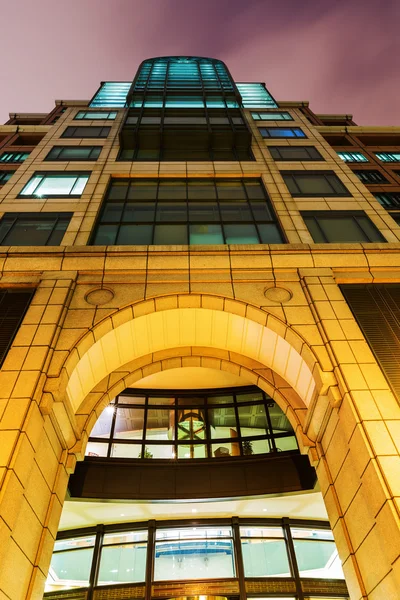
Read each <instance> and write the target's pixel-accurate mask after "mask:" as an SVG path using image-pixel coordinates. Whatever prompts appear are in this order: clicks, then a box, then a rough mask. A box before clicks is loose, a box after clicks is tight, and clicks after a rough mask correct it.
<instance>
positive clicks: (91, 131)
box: [61, 126, 111, 138]
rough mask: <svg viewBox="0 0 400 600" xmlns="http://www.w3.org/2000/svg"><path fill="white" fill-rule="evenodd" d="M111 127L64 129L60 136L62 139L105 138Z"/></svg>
mask: <svg viewBox="0 0 400 600" xmlns="http://www.w3.org/2000/svg"><path fill="white" fill-rule="evenodd" d="M110 130H111V127H97V126H88V127H84V126H80V127H72V126H69V127H67V128H66V130H65V131H64V133H63V134H62V136H61V137H62V138H106V137H107V136H108V134H109V133H110Z"/></svg>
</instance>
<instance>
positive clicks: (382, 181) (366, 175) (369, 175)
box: [353, 163, 390, 185]
mask: <svg viewBox="0 0 400 600" xmlns="http://www.w3.org/2000/svg"><path fill="white" fill-rule="evenodd" d="M358 164H360V163H358ZM353 173H354V174H355V175H357V177H358V179H359V180H360V181H361V183H363V184H364V185H387V184H389V183H390V181H389V180H388V179H386V177H385V176H384V174H383V173H382V171H379V170H378V169H354V170H353Z"/></svg>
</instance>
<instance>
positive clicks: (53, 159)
mask: <svg viewBox="0 0 400 600" xmlns="http://www.w3.org/2000/svg"><path fill="white" fill-rule="evenodd" d="M73 148H79V149H80V150H81V149H82V148H88V149H89V156H87V157H85V158H63V157H62V153H63V151H64V150H65V149H68V150H70V149H73ZM102 149H103V146H53V147H52V148H51V150H50V152H49V153H48V154H47V155H46V157H45V159H44V160H45V161H46V162H79V161H80V162H86V161H95V160H97V159H98V158H99V156H100V153H101V151H102ZM55 150H59V152H58V155H57V156H56V157H54V156H51V154H52V153H54V151H55ZM92 153H93V156H91V154H92ZM96 154H97V156H95V155H96Z"/></svg>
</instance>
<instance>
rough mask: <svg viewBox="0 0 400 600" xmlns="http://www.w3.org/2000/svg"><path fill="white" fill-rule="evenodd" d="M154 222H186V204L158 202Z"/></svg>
mask: <svg viewBox="0 0 400 600" xmlns="http://www.w3.org/2000/svg"><path fill="white" fill-rule="evenodd" d="M156 221H168V222H174V221H187V206H186V202H158V204H157V213H156Z"/></svg>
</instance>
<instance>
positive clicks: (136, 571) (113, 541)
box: [97, 531, 147, 585]
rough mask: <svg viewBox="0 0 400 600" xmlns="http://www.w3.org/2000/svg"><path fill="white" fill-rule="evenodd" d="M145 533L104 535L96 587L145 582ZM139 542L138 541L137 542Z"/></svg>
mask: <svg viewBox="0 0 400 600" xmlns="http://www.w3.org/2000/svg"><path fill="white" fill-rule="evenodd" d="M146 538H147V531H145V532H134V531H132V532H126V533H125V532H124V533H122V534H114V533H111V534H106V535H105V536H104V539H103V547H102V550H101V557H100V567H99V573H98V577H97V584H98V585H113V584H117V583H138V582H142V581H144V580H145V573H146V555H147V542H146V541H141V540H142V539H144V540H146ZM139 540H140V541H139Z"/></svg>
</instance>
